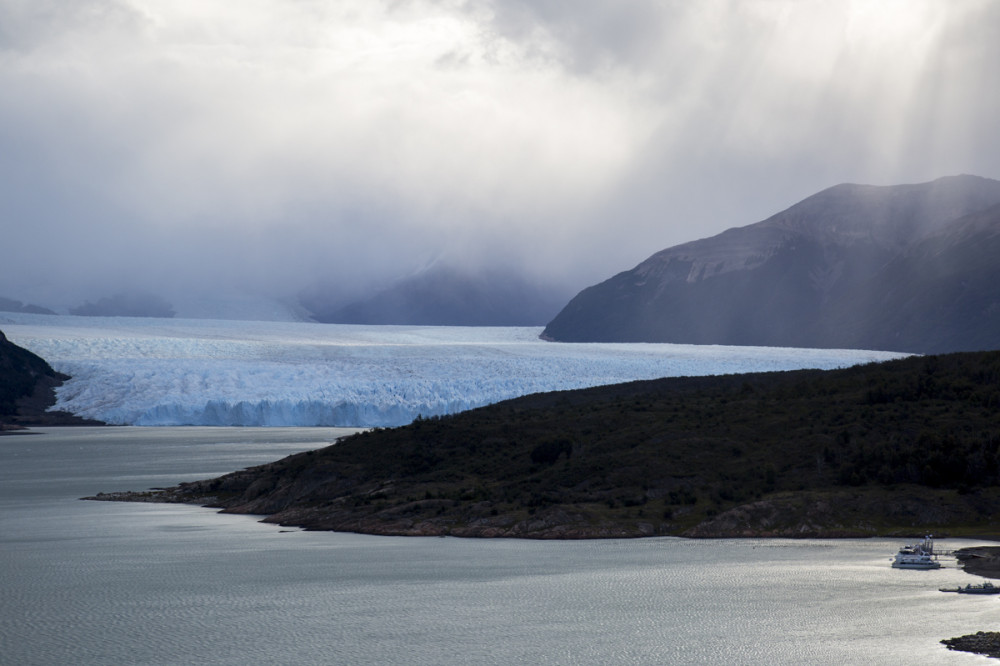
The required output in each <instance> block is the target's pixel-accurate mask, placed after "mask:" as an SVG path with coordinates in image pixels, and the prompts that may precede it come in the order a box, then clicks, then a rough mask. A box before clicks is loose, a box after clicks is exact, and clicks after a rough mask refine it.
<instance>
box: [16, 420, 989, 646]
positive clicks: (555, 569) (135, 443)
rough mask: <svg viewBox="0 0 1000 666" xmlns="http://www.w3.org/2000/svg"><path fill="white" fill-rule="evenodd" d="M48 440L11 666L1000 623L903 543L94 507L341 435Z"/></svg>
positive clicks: (922, 637)
mask: <svg viewBox="0 0 1000 666" xmlns="http://www.w3.org/2000/svg"><path fill="white" fill-rule="evenodd" d="M41 432H42V434H35V435H23V436H8V437H0V663H3V664H18V665H21V664H240V665H243V664H515V663H524V664H847V663H849V664H900V663H905V662H924V663H935V664H939V663H940V664H974V663H990V660H987V659H985V658H984V657H978V656H975V655H969V654H964V653H957V652H949V651H948V650H946V649H945V648H944V646H942V645H940V643H939V642H938V641H940V639H942V638H948V637H951V636H957V635H961V634H964V633H969V632H973V631H978V630H991V629H995V628H996V626H997V622H998V620H1000V601H998V599H997V598H996V597H974V596H966V595H956V594H943V593H940V592H938V587H942V586H951V585H957V584H965V583H968V582H978V580H979V579H977V578H974V577H972V576H968V575H967V574H964V573H963V572H961V571H960V570H958V569H956V568H955V565H954V561H950V562H948V561H946V566H947V568H945V569H942V570H940V571H929V572H922V571H898V570H894V569H892V568H891V567H890V566H889V560H890V557H891V555H892V554H893V553H894V552H895V550H896V548H897V547H898V546H899V542H897V541H895V540H884V539H871V540H831V541H822V540H753V539H748V540H712V541H695V540H686V539H676V538H652V539H641V540H595V541H576V542H554V541H548V542H543V541H527V540H464V539H452V538H402V537H400V538H397V537H373V536H363V535H354V534H338V533H325V532H304V531H299V530H288V529H285V528H281V527H278V526H274V525H264V524H261V523H258V522H256V520H255V519H254V518H252V517H248V516H227V515H221V514H217V513H216V512H214V511H212V510H208V509H202V508H198V507H188V506H176V505H150V504H119V503H105V502H83V501H79V500H78V499H77V498H79V497H81V496H83V495H90V494H94V493H97V492H99V491H111V490H138V489H145V488H150V487H156V486H165V485H173V484H175V483H177V482H179V481H185V480H193V479H197V478H205V477H209V476H214V475H218V474H221V473H225V472H228V471H232V470H235V469H239V468H242V467H246V466H248V465H253V464H259V463H262V462H267V461H269V460H273V459H276V458H278V457H281V456H284V455H287V454H290V453H293V452H296V451H300V450H304V449H309V448H316V447H318V446H321V445H324V444H326V443H328V442H330V441H332V440H333V439H335V437H336V436H338V435H339V434H344V432H346V431H344V430H337V429H330V428H324V429H308V428H296V429H247V428H243V429H240V428H84V429H59V428H53V429H47V430H43V431H41ZM974 543H978V542H972V541H958V540H954V541H941V542H939V546H940V547H941V548H945V549H952V548H957V547H962V546H965V545H972V544H974Z"/></svg>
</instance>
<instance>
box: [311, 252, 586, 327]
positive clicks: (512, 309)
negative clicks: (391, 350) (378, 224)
mask: <svg viewBox="0 0 1000 666" xmlns="http://www.w3.org/2000/svg"><path fill="white" fill-rule="evenodd" d="M570 295H571V294H569V293H567V292H566V291H565V290H563V289H559V288H556V287H551V286H547V285H542V284H539V283H537V282H533V281H531V280H529V279H527V278H526V277H525V276H523V275H519V274H517V273H514V272H513V271H503V270H499V269H487V270H483V271H473V270H466V269H460V268H456V267H453V266H446V265H435V266H432V267H430V268H428V269H426V270H423V271H420V272H419V273H417V274H415V275H412V276H409V277H407V278H404V279H400V280H398V281H396V282H395V283H394V284H392V285H391V286H389V287H387V288H385V289H382V290H380V291H377V292H376V293H374V294H373V295H371V296H369V297H366V298H362V299H359V300H355V301H352V302H350V303H348V304H346V305H343V304H338V303H337V301H336V300H335V299H334V298H331V297H330V296H329V295H327V294H326V293H324V292H321V291H315V290H314V291H312V292H311V293H309V294H307V295H305V296H303V297H302V301H301V302H302V305H303V306H304V307H305V308H306V309H307V310H309V312H310V313H311V314H312V317H313V318H314V319H315V320H316V321H319V322H323V323H330V324H408V325H415V326H541V325H543V324H544V323H545V322H547V321H549V320H550V319H551V318H552V317H553V316H554V315H555V314H556V313H558V312H559V309H560V308H561V307H562V306H563V305H564V304H565V303H566V300H567V298H569V296H570Z"/></svg>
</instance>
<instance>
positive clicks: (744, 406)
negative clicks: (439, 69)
mask: <svg viewBox="0 0 1000 666" xmlns="http://www.w3.org/2000/svg"><path fill="white" fill-rule="evenodd" d="M998 480H1000V352H983V353H961V354H950V355H943V356H928V357H910V358H906V359H902V360H897V361H891V362H886V363H879V364H869V365H864V366H856V367H851V368H846V369H842V370H834V371H819V370H815V371H814V370H803V371H794V372H779V373H763V374H750V375H728V376H717V377H698V378H673V379H662V380H656V381H644V382H633V383H628V384H619V385H613V386H605V387H598V388H593V389H586V390H580V391H567V392H556V393H546V394H537V395H531V396H527V397H523V398H519V399H515V400H510V401H507V402H503V403H499V404H496V405H491V406H488V407H483V408H480V409H475V410H471V411H467V412H463V413H460V414H455V415H452V416H447V417H433V418H418V419H417V420H416V421H414V422H413V423H412V424H410V425H408V426H405V427H400V428H391V429H375V430H372V431H368V432H364V433H360V434H357V435H354V436H351V437H348V438H345V439H343V440H341V441H339V442H338V443H337V444H335V445H333V446H330V447H328V448H325V449H322V450H320V451H316V452H313V453H310V454H309V455H306V454H300V455H296V456H292V457H290V458H287V459H285V460H283V461H279V462H277V463H272V464H270V465H265V466H262V467H260V468H253V469H251V470H248V471H244V472H240V473H237V474H236V475H230V477H223V481H222V482H217V484H216V486H215V488H214V490H213V492H214V494H215V495H216V496H217V498H218V503H219V504H220V505H221V506H228V507H230V508H231V509H233V510H245V511H251V512H255V513H277V514H278V515H277V518H276V519H278V520H282V521H286V522H292V523H298V524H305V525H308V526H311V527H317V528H329V529H345V528H350V527H349V525H355V527H353V528H350V529H358V530H359V531H376V532H378V531H383V532H388V533H413V531H414V530H415V529H416V528H413V527H412V526H413V525H415V524H417V523H419V522H420V521H421V520H423V521H430V522H429V523H428V522H425V527H424V529H425V530H426V525H429V524H433V525H436V526H438V527H439V528H440V531H441V533H452V534H487V533H486V532H483V530H482V529H481V527H482V525H492V526H497V525H501V524H503V525H510V524H512V522H511V521H513V523H517V524H521V525H527V524H528V522H530V518H531V517H532V516H535V517H545V519H544V520H541V526H540V527H539V530H540V531H538V532H537V533H535V534H533V533H530V532H528V531H524V530H526V529H527V528H524V529H523V530H522V532H520V533H518V532H516V531H515V532H510V531H508V532H504V534H510V535H519V534H523V535H528V536H532V535H535V536H558V535H559V533H558V530H555V531H554V529H555V528H554V526H558V525H562V526H563V527H560V528H559V529H566V528H565V525H574V526H575V528H574V529H576V530H577V531H576V532H573V535H575V536H595V535H612V534H618V533H619V532H614V530H611V531H608V530H607V529H605V528H607V527H608V526H619V527H622V531H621V532H620V533H622V534H635V535H639V534H649V533H652V534H690V535H696V536H697V535H702V536H721V535H729V534H733V535H735V534H802V535H837V534H842V535H859V534H887V533H901V532H912V533H918V532H919V531H921V530H923V529H927V528H931V527H933V528H936V529H939V530H940V529H947V530H950V531H951V533H962V532H963V530H964V531H965V533H972V532H975V533H978V534H985V533H986V532H987V531H989V530H990V529H992V528H990V527H989V526H990V524H991V521H992V519H993V515H994V512H995V510H996V508H997V506H1000V505H998V504H997V495H996V493H995V492H994V491H995V487H996V486H997V485H998ZM220 483H221V485H220ZM251 486H252V488H253V489H252V491H251V490H249V489H250V488H251ZM220 488H221V489H222V490H223V491H224V492H221V493H220V492H217V491H218V490H219V489H220ZM187 491H188V492H190V493H198V492H200V493H202V494H203V495H205V494H207V492H206V488H205V487H204V486H198V484H194V485H192V486H190V487H188V488H187ZM189 499H190V498H189ZM348 502H350V503H351V504H352V506H353V507H354V509H353V513H352V514H351V515H350V519H351V520H354V521H360V522H355V523H349V521H348V516H347V514H344V513H343V510H344V506H345V505H346V503H348ZM323 507H325V508H323ZM307 508H308V511H306V509H307ZM282 512H284V513H282ZM324 512H327V515H325V517H324ZM741 512H742V513H741ZM306 513H308V517H303V516H306ZM334 514H336V515H337V517H336V519H333V518H331V516H333V515H334ZM404 515H405V516H406V520H402V519H401V516H404ZM558 516H563V518H559V517H558ZM540 519H541V518H540ZM560 520H562V521H563V522H561V523H560V522H559V521H560ZM505 521H506V522H505ZM525 521H527V522H525ZM380 524H381V525H383V526H384V529H383V528H380V527H378V525H380ZM345 526H348V527H345ZM470 526H476V527H475V528H473V527H470ZM505 529H506V528H505ZM407 530H410V531H407ZM477 530H478V531H477ZM490 534H492V532H490Z"/></svg>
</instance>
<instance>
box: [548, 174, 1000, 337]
mask: <svg viewBox="0 0 1000 666" xmlns="http://www.w3.org/2000/svg"><path fill="white" fill-rule="evenodd" d="M998 205H1000V181H995V180H991V179H987V178H982V177H979V176H969V175H962V176H949V177H944V178H940V179H938V180H935V181H931V182H929V183H921V184H911V185H895V186H871V185H855V184H841V185H835V186H833V187H830V188H827V189H826V190H823V191H821V192H819V193H817V194H814V195H812V196H810V197H807V198H806V199H803V200H802V201H800V202H798V203H797V204H795V205H793V206H791V207H789V208H788V209H786V210H784V211H781V212H779V213H776V214H775V215H772V216H771V217H769V218H767V219H765V220H763V221H761V222H758V223H755V224H751V225H747V226H744V227H734V228H731V229H727V230H725V231H723V232H722V233H720V234H717V235H715V236H712V237H710V238H704V239H699V240H695V241H690V242H688V243H683V244H681V245H677V246H673V247H670V248H667V249H664V250H661V251H659V252H656V253H654V254H653V255H651V256H650V257H649V258H647V259H646V260H644V261H643V262H641V263H639V264H638V265H637V266H636V267H634V268H633V269H631V270H629V271H623V272H621V273H618V274H617V275H615V276H613V277H611V278H609V279H608V280H605V281H604V282H602V283H599V284H597V285H593V286H591V287H588V288H587V289H584V290H583V291H581V292H580V293H579V294H577V295H576V296H575V297H574V298H573V299H572V300H570V302H569V303H568V304H567V305H566V306H565V307H564V308H563V310H562V311H560V313H559V314H558V315H557V316H556V317H555V318H554V319H553V320H552V321H551V322H549V324H548V325H547V326H546V328H545V330H544V332H543V336H544V337H545V338H546V339H550V340H556V341H566V342H676V343H693V344H734V345H765V346H795V347H845V348H865V349H886V350H892V351H905V352H920V353H943V352H949V351H970V350H973V349H981V348H984V347H980V346H977V345H981V344H987V345H988V346H987V347H985V348H995V347H996V346H1000V328H997V329H995V330H997V331H998V333H997V335H996V336H995V337H990V336H988V335H987V336H983V335H981V332H982V331H984V330H986V329H987V328H989V327H990V326H991V325H992V321H988V322H983V321H979V319H982V317H980V316H978V315H975V313H972V312H966V313H962V314H963V316H964V317H967V318H971V319H974V320H975V322H976V323H975V326H974V329H975V330H974V331H971V332H970V333H969V335H968V336H966V338H967V339H963V336H962V335H961V334H960V332H953V333H952V334H951V336H950V337H949V338H948V339H941V340H933V339H932V337H933V336H930V337H928V335H929V334H928V335H925V336H923V337H920V336H916V337H915V336H908V337H906V340H905V344H906V346H905V347H902V346H898V345H896V344H895V343H894V342H893V341H894V338H893V336H892V335H891V334H889V333H887V332H886V331H884V330H875V329H874V328H871V327H869V329H870V330H866V329H865V318H866V316H869V315H871V312H868V311H865V310H863V309H861V308H860V307H857V308H853V309H852V308H851V307H850V304H851V303H852V302H859V303H860V302H862V301H865V302H867V301H870V300H871V296H869V295H866V294H869V293H871V292H875V293H877V294H880V295H884V294H885V293H886V291H887V290H889V289H892V288H896V289H900V288H903V291H906V290H905V287H906V285H905V284H903V285H901V284H898V283H893V282H892V281H891V280H888V277H891V272H890V273H887V272H886V271H887V269H889V268H890V267H891V266H892V265H893V262H894V261H898V260H900V258H905V257H911V256H912V252H913V251H914V249H915V248H917V247H918V246H919V245H920V243H921V242H924V241H930V240H931V239H938V240H937V241H935V242H937V243H938V244H939V245H940V247H939V248H938V249H939V250H940V252H939V255H940V257H939V260H940V261H943V260H944V259H947V260H948V261H949V262H951V265H952V266H953V267H957V268H958V269H959V270H958V274H951V273H950V274H948V275H944V274H940V275H939V278H940V279H942V280H943V279H945V278H947V279H949V280H951V281H953V282H956V281H957V282H961V280H962V274H961V269H962V267H963V266H964V265H965V264H967V263H968V262H967V261H966V260H965V259H964V257H963V256H962V254H961V253H960V252H959V251H958V250H957V249H956V248H958V246H959V245H961V242H960V241H961V238H962V237H969V238H976V239H978V238H979V237H981V236H983V237H987V238H990V237H994V236H996V235H997V233H1000V209H998V208H996V207H997V206H998ZM952 236H954V237H952ZM948 247H951V250H950V253H948V252H944V251H945V250H947V248H948ZM958 249H960V250H961V252H969V253H974V252H975V251H974V249H973V248H968V247H966V248H958ZM942 253H943V254H942ZM908 261H910V262H913V261H915V259H913V258H910V259H908ZM981 264H982V261H978V262H976V265H981ZM952 273H954V271H953V272H952ZM922 298H923V296H922V294H921V293H920V292H919V291H915V290H911V291H907V292H906V293H905V294H903V297H902V299H901V300H900V301H898V303H894V302H892V301H889V302H882V304H881V307H882V308H883V309H884V308H890V309H893V308H899V307H904V306H906V304H907V302H908V301H910V300H914V299H915V300H916V301H918V302H920V301H921V299H922ZM882 300H883V301H885V299H882ZM980 300H981V299H980ZM996 300H997V301H998V302H1000V294H997V297H996ZM900 304H902V305H900ZM989 307H990V304H989V303H987V304H985V305H984V306H983V308H985V309H986V310H988V309H989ZM911 309H912V307H911ZM834 312H836V313H838V314H839V318H838V319H834V318H833V317H832V313H834ZM953 314H955V313H953ZM840 328H843V330H844V331H845V334H843V335H839V334H838V329H840ZM980 339H985V342H980V341H979V340H980ZM876 344H877V345H884V344H889V345H890V346H888V347H886V346H872V345H876ZM859 345H860V346H859Z"/></svg>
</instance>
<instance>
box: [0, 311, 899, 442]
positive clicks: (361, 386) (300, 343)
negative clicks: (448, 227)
mask: <svg viewBox="0 0 1000 666" xmlns="http://www.w3.org/2000/svg"><path fill="white" fill-rule="evenodd" d="M0 330H2V331H3V332H4V333H5V334H6V335H7V337H8V338H9V339H10V340H11V341H12V342H14V343H15V344H18V345H21V346H22V347H25V348H27V349H30V350H31V351H33V352H35V353H36V354H38V355H40V356H42V357H43V358H45V359H46V360H48V361H49V363H50V364H51V365H52V366H53V367H54V368H55V369H57V370H59V371H60V372H64V373H66V374H68V375H71V376H72V379H71V380H70V381H68V382H66V384H65V385H64V386H63V387H62V388H61V389H59V391H58V404H57V405H56V409H63V410H68V411H71V412H73V413H75V414H78V415H81V416H85V417H89V418H94V419H99V420H102V421H106V422H108V423H114V424H132V425H149V426H154V425H218V426H233V425H240V426H391V425H401V424H405V423H409V422H410V421H412V420H413V419H414V418H416V416H417V415H418V414H422V415H424V416H431V415H437V414H449V413H454V412H457V411H461V410H465V409H469V408H472V407H479V406H482V405H486V404H490V403H494V402H497V401H500V400H504V399H507V398H513V397H516V396H520V395H526V394H528V393H536V392H540V391H553V390H560V389H573V388H582V387H586V386H596V385H600V384H611V383H617V382H625V381H631V380H634V379H652V378H657V377H668V376H683V375H711V374H728V373H741V372H758V371H769V370H790V369H796V368H824V369H828V368H837V367H845V366H850V365H855V364H858V363H867V362H870V361H881V360H886V359H890V358H897V357H900V356H904V355H903V354H896V353H891V352H878V351H859V350H833V349H792V348H774V347H720V346H698V345H674V344H569V343H554V342H544V341H542V340H539V338H538V335H539V333H541V328H524V327H517V328H514V327H511V328H507V327H500V328H468V327H427V326H345V325H330V324H313V323H301V322H261V321H232V320H196V319H140V318H103V317H71V316H56V315H48V316H46V315H28V314H16V313H6V312H0Z"/></svg>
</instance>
